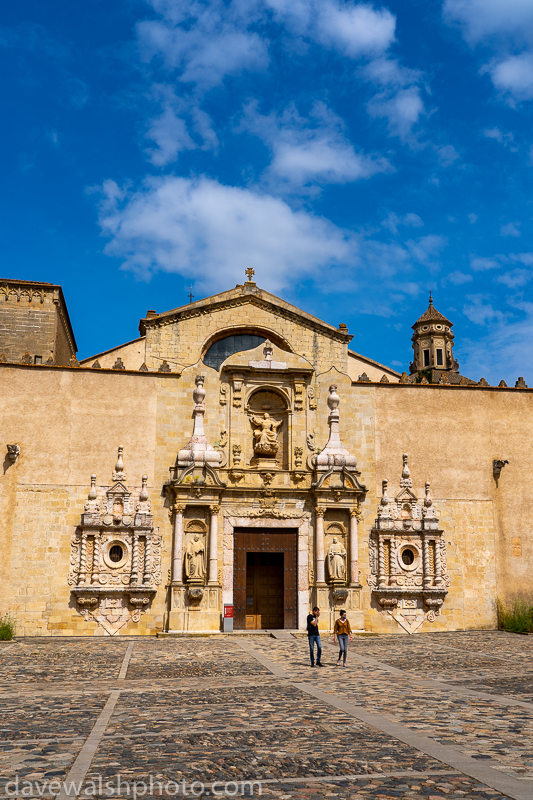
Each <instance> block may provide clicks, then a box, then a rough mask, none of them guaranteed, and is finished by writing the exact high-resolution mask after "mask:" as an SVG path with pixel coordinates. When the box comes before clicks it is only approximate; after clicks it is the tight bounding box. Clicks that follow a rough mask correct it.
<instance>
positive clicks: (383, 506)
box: [378, 478, 390, 517]
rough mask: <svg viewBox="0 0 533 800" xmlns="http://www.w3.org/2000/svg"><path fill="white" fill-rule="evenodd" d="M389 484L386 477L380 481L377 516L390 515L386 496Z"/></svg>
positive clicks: (388, 500)
mask: <svg viewBox="0 0 533 800" xmlns="http://www.w3.org/2000/svg"><path fill="white" fill-rule="evenodd" d="M388 485H389V481H388V480H387V478H385V479H384V480H382V481H381V500H380V501H379V506H378V517H390V509H389V504H390V499H389V497H388V496H387V487H388Z"/></svg>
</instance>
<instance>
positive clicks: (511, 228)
mask: <svg viewBox="0 0 533 800" xmlns="http://www.w3.org/2000/svg"><path fill="white" fill-rule="evenodd" d="M518 225H520V223H519V222H508V223H507V225H502V226H501V228H500V236H522V234H521V232H520V230H519V229H518Z"/></svg>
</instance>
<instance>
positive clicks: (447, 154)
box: [437, 144, 459, 167]
mask: <svg viewBox="0 0 533 800" xmlns="http://www.w3.org/2000/svg"><path fill="white" fill-rule="evenodd" d="M437 157H438V159H439V163H440V165H441V167H449V166H450V165H451V164H453V163H454V161H457V159H458V158H459V153H458V152H457V150H456V149H455V147H454V146H453V145H452V144H445V145H443V147H439V148H438V149H437Z"/></svg>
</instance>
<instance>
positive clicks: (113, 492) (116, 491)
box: [106, 481, 131, 497]
mask: <svg viewBox="0 0 533 800" xmlns="http://www.w3.org/2000/svg"><path fill="white" fill-rule="evenodd" d="M106 494H107V496H108V497H116V496H120V497H125V496H127V497H129V496H130V494H131V492H130V490H129V489H128V488H127V487H126V486H124V484H123V483H122V481H116V483H114V484H113V486H112V487H111V488H110V489H108V490H107V492H106Z"/></svg>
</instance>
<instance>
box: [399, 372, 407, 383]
mask: <svg viewBox="0 0 533 800" xmlns="http://www.w3.org/2000/svg"><path fill="white" fill-rule="evenodd" d="M399 383H409V381H408V380H407V372H402V375H401V378H400V380H399Z"/></svg>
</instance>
